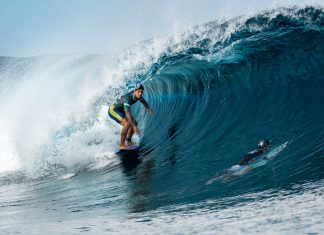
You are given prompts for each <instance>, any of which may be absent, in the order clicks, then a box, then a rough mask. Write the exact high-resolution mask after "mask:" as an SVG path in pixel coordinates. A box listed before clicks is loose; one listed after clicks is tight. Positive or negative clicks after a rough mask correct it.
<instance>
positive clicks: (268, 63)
mask: <svg viewBox="0 0 324 235" xmlns="http://www.w3.org/2000/svg"><path fill="white" fill-rule="evenodd" d="M139 84H143V85H144V86H145V91H144V94H143V96H144V97H145V99H146V100H147V101H148V103H149V104H150V106H151V107H152V109H153V110H154V111H155V115H154V116H151V115H149V114H148V113H147V112H146V111H145V108H144V107H143V106H141V105H140V104H136V105H134V107H132V112H133V113H134V117H135V119H136V120H137V121H138V123H139V129H140V130H141V135H140V137H139V139H137V142H138V143H139V144H140V146H141V148H140V159H139V161H137V162H133V163H132V164H129V163H125V162H123V161H121V159H120V158H119V157H118V156H116V154H115V151H116V149H117V147H118V141H119V136H120V131H121V127H120V126H118V125H116V123H114V122H113V121H112V120H110V119H109V117H108V114H107V111H108V107H109V106H110V105H111V104H112V103H114V102H115V101H116V99H117V98H119V96H120V95H122V94H124V93H125V92H128V91H130V90H132V89H134V88H135V87H137V86H138V85H139ZM323 101H324V11H323V8H322V7H319V6H310V7H291V8H277V9H273V10H268V11H263V12H259V13H257V14H255V15H252V16H240V17H237V18H234V19H231V20H227V21H222V22H219V21H214V22H209V23H206V24H202V25H198V26H193V27H189V28H187V29H186V30H181V31H177V32H174V33H172V34H170V35H167V36H164V37H158V38H153V39H150V40H147V41H144V42H141V43H139V44H136V45H134V46H132V47H129V48H127V49H125V50H124V51H123V52H121V53H120V54H118V55H110V54H109V55H108V54H100V55H98V54H94V55H75V54H73V55H66V54H56V55H40V56H34V57H5V56H2V57H0V113H1V115H0V208H1V213H0V233H2V234H14V233H23V234H44V233H47V234H76V233H80V232H85V233H87V234H102V233H109V234H133V233H139V234H152V233H154V234H165V233H169V234H196V233H198V234H215V233H220V234H241V233H244V234H245V233H253V234H295V233H298V234H300V233H301V234H321V233H323V231H324V226H323V222H322V221H323V219H324V216H323V215H324V202H323V192H324V180H323V179H324V164H323V159H324V122H323V120H324V103H323ZM263 138H267V139H270V140H271V141H272V151H271V152H270V153H269V154H268V155H267V156H266V158H262V159H259V160H258V161H256V162H254V163H253V164H250V165H249V166H248V167H246V168H244V169H243V170H241V171H235V172H231V169H233V168H231V167H232V166H233V165H235V164H236V162H238V161H239V160H240V159H241V158H242V157H243V156H244V155H245V154H246V153H248V152H250V151H252V150H253V149H255V148H256V147H257V143H258V141H259V140H260V139H263Z"/></svg>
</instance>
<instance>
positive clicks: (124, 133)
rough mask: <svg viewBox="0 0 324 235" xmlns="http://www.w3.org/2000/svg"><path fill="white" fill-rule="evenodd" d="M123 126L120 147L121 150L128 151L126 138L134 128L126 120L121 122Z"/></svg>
mask: <svg viewBox="0 0 324 235" xmlns="http://www.w3.org/2000/svg"><path fill="white" fill-rule="evenodd" d="M121 124H122V125H123V129H122V131H121V134H120V145H119V148H120V149H127V145H126V144H125V141H126V136H127V133H128V131H129V129H133V128H131V125H130V123H129V122H128V121H127V119H126V118H124V119H123V120H122V121H121Z"/></svg>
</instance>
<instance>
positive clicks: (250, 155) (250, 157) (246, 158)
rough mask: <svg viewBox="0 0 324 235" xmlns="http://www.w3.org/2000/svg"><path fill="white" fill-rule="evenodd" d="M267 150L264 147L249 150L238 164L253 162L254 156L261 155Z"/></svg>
mask: <svg viewBox="0 0 324 235" xmlns="http://www.w3.org/2000/svg"><path fill="white" fill-rule="evenodd" d="M264 152H265V150H262V149H257V150H254V151H252V152H249V153H248V154H247V155H245V156H244V157H243V158H242V160H241V161H239V162H238V163H237V165H240V166H243V165H246V164H248V163H249V162H251V161H252V160H253V159H254V158H256V157H258V156H260V155H261V154H263V153H264Z"/></svg>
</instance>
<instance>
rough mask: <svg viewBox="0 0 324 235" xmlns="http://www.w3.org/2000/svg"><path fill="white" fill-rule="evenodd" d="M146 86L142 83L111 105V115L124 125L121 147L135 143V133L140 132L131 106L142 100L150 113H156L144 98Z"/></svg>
mask: <svg viewBox="0 0 324 235" xmlns="http://www.w3.org/2000/svg"><path fill="white" fill-rule="evenodd" d="M143 92H144V86H143V85H140V86H139V87H138V88H136V89H135V90H132V91H130V92H128V93H126V94H124V95H122V96H121V98H120V99H118V100H117V101H116V102H115V103H114V104H113V105H111V106H110V107H109V111H108V114H109V117H110V118H111V119H113V120H114V121H116V122H117V123H118V124H120V125H122V126H123V129H122V131H121V137H120V145H119V148H120V149H127V147H128V146H131V145H134V143H133V142H132V136H133V134H134V133H135V134H137V135H138V134H139V129H138V127H137V122H136V120H135V119H134V117H133V115H132V113H131V110H130V106H131V105H133V104H135V103H136V102H137V101H140V102H141V103H142V104H143V105H144V107H145V108H146V109H147V111H148V112H149V113H150V114H154V112H153V110H152V109H151V108H150V106H149V105H148V103H147V102H146V100H145V99H144V98H143V96H142V95H143Z"/></svg>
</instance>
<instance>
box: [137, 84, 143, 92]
mask: <svg viewBox="0 0 324 235" xmlns="http://www.w3.org/2000/svg"><path fill="white" fill-rule="evenodd" d="M137 90H143V91H144V86H143V85H142V84H141V85H139V87H137V88H135V91H137Z"/></svg>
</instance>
